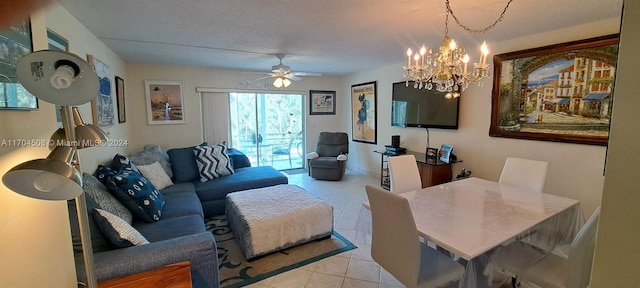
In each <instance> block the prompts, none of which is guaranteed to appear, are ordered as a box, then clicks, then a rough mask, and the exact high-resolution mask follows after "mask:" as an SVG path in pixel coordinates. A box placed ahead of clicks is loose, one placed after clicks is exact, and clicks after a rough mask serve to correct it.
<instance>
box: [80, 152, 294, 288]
mask: <svg viewBox="0 0 640 288" xmlns="http://www.w3.org/2000/svg"><path fill="white" fill-rule="evenodd" d="M141 155H142V156H141ZM150 155H151V157H149V156H150ZM193 155H194V153H193V151H192V147H186V148H177V149H170V150H168V151H167V152H166V153H165V152H164V151H163V150H162V149H160V148H159V147H158V146H145V150H144V151H142V152H140V153H137V154H134V155H130V156H129V158H130V159H131V162H132V163H133V164H135V165H147V164H151V163H148V162H151V161H154V160H156V161H157V160H161V159H158V157H162V158H163V159H164V160H166V162H164V165H165V166H166V164H167V163H168V164H169V165H170V168H168V167H165V166H163V168H165V169H166V171H167V172H168V173H167V174H172V175H171V176H172V180H173V182H174V184H173V185H171V186H168V187H166V188H164V189H162V190H160V193H161V195H162V198H163V200H164V203H165V204H164V206H163V207H162V215H161V218H160V220H158V221H157V222H153V223H148V222H145V221H142V220H141V219H139V218H136V216H135V213H134V215H133V216H129V215H128V214H127V211H123V210H127V209H126V208H124V209H123V208H122V207H120V206H122V205H120V203H118V202H121V201H118V200H119V199H117V197H113V195H110V194H112V193H111V192H110V191H109V189H108V188H107V187H106V186H105V185H104V184H103V183H102V182H101V181H100V180H101V178H100V177H102V176H99V177H94V176H93V175H89V174H84V175H83V176H84V177H83V178H84V181H85V184H84V190H85V196H86V199H87V207H88V210H89V211H90V212H89V214H90V215H89V220H90V228H91V229H90V230H91V242H92V246H93V251H94V262H95V270H96V271H95V274H96V277H97V279H98V281H103V280H107V279H112V278H118V277H123V276H127V275H131V274H135V273H140V272H145V271H149V270H153V269H156V268H159V267H162V266H165V265H168V264H172V263H176V262H182V261H189V262H190V265H191V277H192V283H193V287H196V288H200V287H202V288H209V287H219V279H218V259H217V246H216V242H215V240H214V237H213V235H212V234H211V233H210V232H208V231H206V229H205V225H204V219H206V218H208V217H210V216H213V215H219V214H224V212H225V211H224V209H225V208H224V207H225V199H226V195H227V194H228V193H232V192H236V191H241V190H247V189H253V188H261V187H267V186H272V185H278V184H287V183H288V180H287V177H286V176H285V175H284V174H283V173H281V172H279V171H277V170H275V169H274V168H273V167H251V166H250V165H251V163H250V162H249V159H248V158H247V157H246V156H245V155H244V154H242V153H241V152H239V151H237V150H233V149H230V151H229V152H228V155H229V157H230V158H231V159H232V160H231V161H232V162H233V168H234V170H235V173H233V174H231V175H227V176H223V177H220V178H216V179H213V180H210V181H206V182H201V181H200V179H199V178H195V176H196V174H197V173H198V170H197V166H196V164H195V162H193V161H195V160H194V158H193V157H194V156H193ZM114 159H115V158H114ZM102 167H104V166H102ZM194 168H195V169H196V170H195V173H196V174H194V173H193V172H194V170H193V169H194ZM168 169H170V170H168ZM98 170H100V169H98ZM97 174H98V171H96V175H97ZM189 177H192V178H189ZM119 205H120V206H119ZM95 209H103V210H108V211H109V212H112V213H113V214H120V215H122V217H121V218H122V219H125V221H126V219H130V220H129V221H131V222H130V225H131V226H132V227H133V228H135V230H137V231H138V232H139V233H140V234H141V235H142V236H143V237H144V238H146V240H148V242H149V244H144V245H139V246H136V245H133V246H129V247H117V246H115V245H114V244H113V241H114V240H113V239H112V238H113V237H114V236H113V235H111V233H107V234H105V233H104V231H105V230H104V229H103V227H102V226H101V224H102V223H101V222H100V219H101V218H99V217H96V216H95V215H93V214H96V213H95V211H96V210H95ZM69 215H70V219H71V227H72V235H73V238H74V251H75V252H76V253H75V254H76V270H77V273H78V280H79V281H81V282H82V281H84V280H85V275H84V267H83V261H82V254H81V252H82V249H81V246H80V242H79V239H80V238H79V231H78V230H79V229H78V225H77V217H76V211H75V204H74V201H73V200H72V201H69ZM126 222H128V221H126ZM116 236H117V235H116ZM125 242H126V241H125Z"/></svg>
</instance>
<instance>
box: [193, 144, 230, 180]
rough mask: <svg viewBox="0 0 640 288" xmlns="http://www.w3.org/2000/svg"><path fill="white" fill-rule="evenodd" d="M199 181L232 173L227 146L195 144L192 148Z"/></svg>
mask: <svg viewBox="0 0 640 288" xmlns="http://www.w3.org/2000/svg"><path fill="white" fill-rule="evenodd" d="M193 153H194V154H195V156H196V164H197V165H198V172H199V173H200V182H207V181H209V180H213V179H216V178H219V177H222V176H226V175H231V174H233V173H234V171H233V167H232V166H231V161H230V160H229V155H227V147H225V146H224V145H213V146H196V147H194V148H193Z"/></svg>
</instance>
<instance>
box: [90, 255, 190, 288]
mask: <svg viewBox="0 0 640 288" xmlns="http://www.w3.org/2000/svg"><path fill="white" fill-rule="evenodd" d="M126 287H131V288H134V287H135V288H192V286H191V266H190V265H189V262H188V261H185V262H180V263H175V264H171V265H167V266H164V267H160V268H158V269H155V270H151V271H147V272H142V273H138V274H133V275H129V276H125V277H120V278H115V279H110V280H106V281H102V282H100V283H98V288H126Z"/></svg>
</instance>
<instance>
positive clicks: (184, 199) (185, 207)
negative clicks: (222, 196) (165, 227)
mask: <svg viewBox="0 0 640 288" xmlns="http://www.w3.org/2000/svg"><path fill="white" fill-rule="evenodd" d="M163 191H164V190H163ZM162 197H163V198H164V202H165V205H164V208H162V219H163V220H164V219H169V218H176V217H180V216H186V215H198V216H200V217H201V219H202V220H204V215H203V213H202V204H201V203H200V199H198V195H196V193H195V192H194V191H176V192H173V193H167V194H164V193H163V195H162Z"/></svg>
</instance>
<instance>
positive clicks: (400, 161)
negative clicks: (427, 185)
mask: <svg viewBox="0 0 640 288" xmlns="http://www.w3.org/2000/svg"><path fill="white" fill-rule="evenodd" d="M388 161H389V174H390V176H391V192H393V193H398V194H399V193H405V192H409V191H416V190H420V189H422V178H421V177H420V172H419V171H418V164H417V163H416V157H415V156H413V155H411V154H408V155H401V156H391V157H389V158H388Z"/></svg>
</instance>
